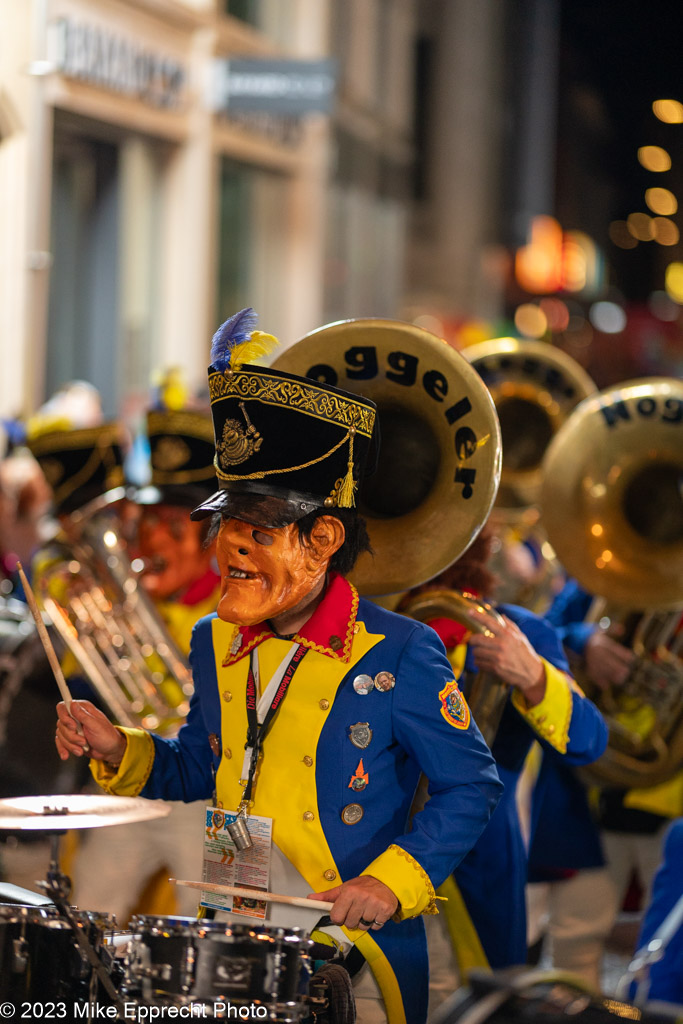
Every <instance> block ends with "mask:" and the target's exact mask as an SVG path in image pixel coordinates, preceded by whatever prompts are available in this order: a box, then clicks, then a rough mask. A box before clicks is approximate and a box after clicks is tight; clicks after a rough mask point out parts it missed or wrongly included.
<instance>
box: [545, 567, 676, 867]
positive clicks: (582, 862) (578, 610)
mask: <svg viewBox="0 0 683 1024" xmlns="http://www.w3.org/2000/svg"><path fill="white" fill-rule="evenodd" d="M592 601H593V597H592V596H591V594H589V593H588V592H587V591H585V590H584V589H583V588H582V587H581V586H580V585H579V584H578V583H577V581H576V580H573V579H570V580H568V581H567V583H566V584H565V586H564V587H563V589H562V590H561V591H560V593H559V594H558V595H557V597H556V598H555V600H554V601H553V604H552V607H551V608H550V610H549V611H548V613H547V616H546V617H547V619H548V621H549V622H551V623H552V625H553V626H555V628H556V629H557V631H558V634H559V636H560V639H561V640H562V642H563V644H564V646H565V648H567V649H568V650H570V651H573V652H574V653H575V654H577V655H582V654H583V652H584V648H585V646H586V643H587V641H588V638H589V637H590V636H591V635H592V633H594V632H595V630H596V628H597V626H596V624H595V623H591V622H586V621H585V618H586V615H587V614H588V610H589V608H590V606H591V603H592ZM572 763H576V762H567V763H563V762H562V761H558V759H557V758H553V757H546V756H544V757H543V761H542V762H541V767H540V771H539V774H538V779H537V782H536V786H535V788H534V794H533V802H532V819H531V843H530V847H529V881H531V882H537V881H538V882H543V881H549V880H550V881H552V880H555V879H559V878H562V877H563V876H564V874H566V873H567V872H572V871H576V870H582V869H584V868H595V867H601V866H602V865H604V863H605V858H604V855H603V851H602V845H601V842H600V830H599V828H598V825H597V823H596V821H595V817H594V814H593V810H592V809H591V805H590V802H589V794H588V791H587V790H586V787H585V786H584V784H583V782H582V781H581V779H580V778H578V776H577V775H576V774H575V773H574V772H573V771H572V768H571V764H572ZM622 803H623V807H624V809H625V811H624V817H625V818H626V817H627V816H628V815H629V811H635V812H636V813H635V814H632V815H631V817H632V820H633V826H632V827H633V831H638V830H639V828H640V824H639V822H640V821H642V820H643V819H648V825H647V828H648V829H649V831H653V830H654V828H655V826H656V824H657V819H656V817H655V816H656V815H658V816H660V822H661V823H663V822H664V821H665V819H666V818H667V817H677V816H678V815H680V814H682V813H683V772H678V773H677V774H676V775H675V776H674V777H673V778H672V779H670V780H668V781H667V782H663V783H660V784H659V785H657V786H651V787H648V788H643V789H631V790H628V791H627V790H624V791H623V799H622ZM642 812H645V813H644V814H643V813H642Z"/></svg>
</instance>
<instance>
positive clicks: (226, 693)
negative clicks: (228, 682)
mask: <svg viewBox="0 0 683 1024" xmlns="http://www.w3.org/2000/svg"><path fill="white" fill-rule="evenodd" d="M221 697H222V698H223V700H224V701H225V703H226V704H229V703H230V701H231V700H232V694H231V693H230V690H223V693H222V694H221Z"/></svg>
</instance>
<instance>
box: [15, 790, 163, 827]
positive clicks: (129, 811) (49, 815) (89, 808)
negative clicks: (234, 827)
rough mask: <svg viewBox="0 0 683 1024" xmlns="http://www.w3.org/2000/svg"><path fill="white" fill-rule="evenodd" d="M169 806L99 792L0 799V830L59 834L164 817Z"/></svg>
mask: <svg viewBox="0 0 683 1024" xmlns="http://www.w3.org/2000/svg"><path fill="white" fill-rule="evenodd" d="M170 810H171V805H170V804H167V803H164V801H163V800H145V799H143V798H140V797H127V796H104V795H100V794H99V793H73V794H59V793H58V794H53V795H52V796H20V797H13V798H12V799H10V800H0V829H11V830H13V831H14V830H20V831H24V830H29V831H32V832H35V831H40V830H45V831H49V832H54V831H57V830H59V831H61V830H62V829H68V828H100V827H101V826H103V825H128V824H130V823H132V822H135V821H149V820H150V819H152V818H165V817H166V815H167V814H169V813H170Z"/></svg>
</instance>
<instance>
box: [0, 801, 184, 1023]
mask: <svg viewBox="0 0 683 1024" xmlns="http://www.w3.org/2000/svg"><path fill="white" fill-rule="evenodd" d="M169 811H170V806H169V805H168V804H164V803H163V802H161V801H149V800H143V799H134V798H127V797H113V796H105V797H102V796H99V795H96V794H93V795H90V794H75V795H64V796H61V795H56V796H54V795H53V796H38V797H17V798H13V799H9V800H0V829H9V830H12V831H14V830H17V829H19V830H29V831H35V830H38V829H39V830H41V831H44V832H46V833H48V835H49V838H50V862H49V867H48V870H47V873H46V878H45V880H44V881H41V882H38V883H37V885H38V887H39V888H40V889H41V890H42V891H43V892H45V894H46V896H47V897H48V898H49V899H50V900H52V903H53V905H54V906H53V907H47V908H35V907H12V906H11V905H10V904H5V905H0V925H2V924H3V923H4V927H5V929H6V930H7V929H10V931H11V932H13V931H16V930H18V934H17V935H13V934H12V935H11V937H9V936H8V937H9V938H10V941H9V949H10V950H11V954H10V962H9V965H8V966H9V968H10V975H13V985H14V987H15V989H16V990H17V995H18V997H21V996H22V995H35V996H41V997H44V996H45V994H46V992H45V990H44V989H42V988H41V990H40V992H35V993H34V992H32V991H31V992H27V991H26V988H27V986H28V987H30V986H32V985H33V984H34V980H35V978H38V982H37V983H39V984H41V985H42V984H43V979H42V974H43V973H45V972H46V969H47V968H48V967H49V970H50V971H52V974H51V975H50V977H53V976H54V979H53V987H55V988H56V989H57V990H58V991H57V995H58V996H63V995H75V996H76V997H77V998H82V999H90V1000H92V999H94V998H95V997H96V994H97V989H98V985H99V986H101V989H102V990H103V992H104V995H105V997H106V998H107V999H108V1000H110V1001H111V1005H113V1006H115V1007H116V1008H117V1011H118V1012H119V1013H120V1014H123V1013H124V1004H123V1002H122V1000H121V998H120V996H119V993H118V990H117V986H116V985H115V984H114V980H113V979H114V978H115V977H116V974H115V972H114V971H113V970H112V964H111V960H112V958H111V957H110V956H109V954H108V953H107V954H104V952H103V946H102V938H103V934H104V932H103V928H102V927H101V918H98V917H97V916H96V915H93V914H89V913H83V912H79V911H77V910H75V909H74V908H73V907H72V906H71V905H70V903H69V897H70V894H71V879H70V878H69V877H68V875H66V874H64V873H63V872H62V871H61V869H60V865H59V842H60V838H61V836H62V835H63V834H64V832H65V831H66V830H67V829H70V828H93V827H97V826H104V825H119V824H125V823H127V822H130V821H144V820H148V819H151V818H161V817H164V816H165V815H167V814H168V813H169ZM109 920H110V921H111V922H112V924H115V922H114V919H113V918H110V919H109ZM45 928H48V930H49V931H52V930H54V931H56V932H59V941H60V943H61V946H60V950H61V955H62V956H63V957H64V959H65V960H68V970H67V968H66V967H65V968H64V971H65V972H66V973H65V974H64V977H60V974H59V970H58V969H57V968H58V967H59V966H60V965H59V964H57V965H55V964H54V963H53V960H54V956H53V954H54V953H55V952H56V950H55V949H52V948H51V942H50V938H48V939H45V936H44V933H43V932H42V931H41V929H45ZM66 930H68V932H69V935H70V939H69V940H67V941H65V940H64V931H66ZM51 938H52V940H53V941H52V945H53V946H54V945H55V941H54V940H55V936H54V935H53V936H52V937H51ZM3 948H4V949H5V950H6V949H7V948H8V946H7V943H5V944H4V946H1V945H0V950H2V949H3ZM74 952H77V953H78V962H79V964H80V967H79V968H76V969H74V967H73V960H74V957H73V954H74ZM34 961H35V962H34ZM22 978H23V981H22V980H21V979H22ZM72 981H73V982H74V983H77V991H76V992H75V993H74V992H67V991H66V990H67V989H68V988H69V987H73V986H72V985H71V982H72ZM86 982H87V988H88V991H87V992H85V991H83V989H84V988H85V987H86Z"/></svg>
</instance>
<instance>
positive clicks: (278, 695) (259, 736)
mask: <svg viewBox="0 0 683 1024" xmlns="http://www.w3.org/2000/svg"><path fill="white" fill-rule="evenodd" d="M306 651H307V648H306V647H304V645H303V644H297V647H296V650H295V651H294V653H293V654H292V656H291V658H290V659H289V661H288V663H287V666H286V668H285V670H284V673H283V675H282V679H281V680H280V683H279V685H278V687H277V689H276V690H275V693H274V694H273V698H272V700H271V702H270V706H269V708H268V710H267V711H266V714H265V717H264V719H263V721H262V722H261V723H259V720H258V711H257V687H256V675H255V673H254V657H255V656H256V650H254V651H252V652H251V658H250V659H249V675H248V676H247V742H246V743H245V745H244V749H245V751H246V757H248V759H249V771H248V774H247V782H246V785H245V787H244V792H243V794H242V805H245V804H248V803H249V801H250V800H251V794H252V791H253V788H254V774H255V772H256V765H257V763H258V759H259V754H260V753H261V747H262V746H263V741H264V739H265V737H266V734H267V732H268V730H269V729H270V727H271V725H272V723H273V719H274V718H275V715H276V714H277V711H278V708H279V707H280V704H281V703H282V701H283V700H284V698H285V694H286V693H287V690H288V689H289V684H290V683H291V681H292V679H293V678H294V673H295V672H296V670H297V669H298V667H299V665H300V664H301V660H302V658H303V656H304V655H305V654H306Z"/></svg>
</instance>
